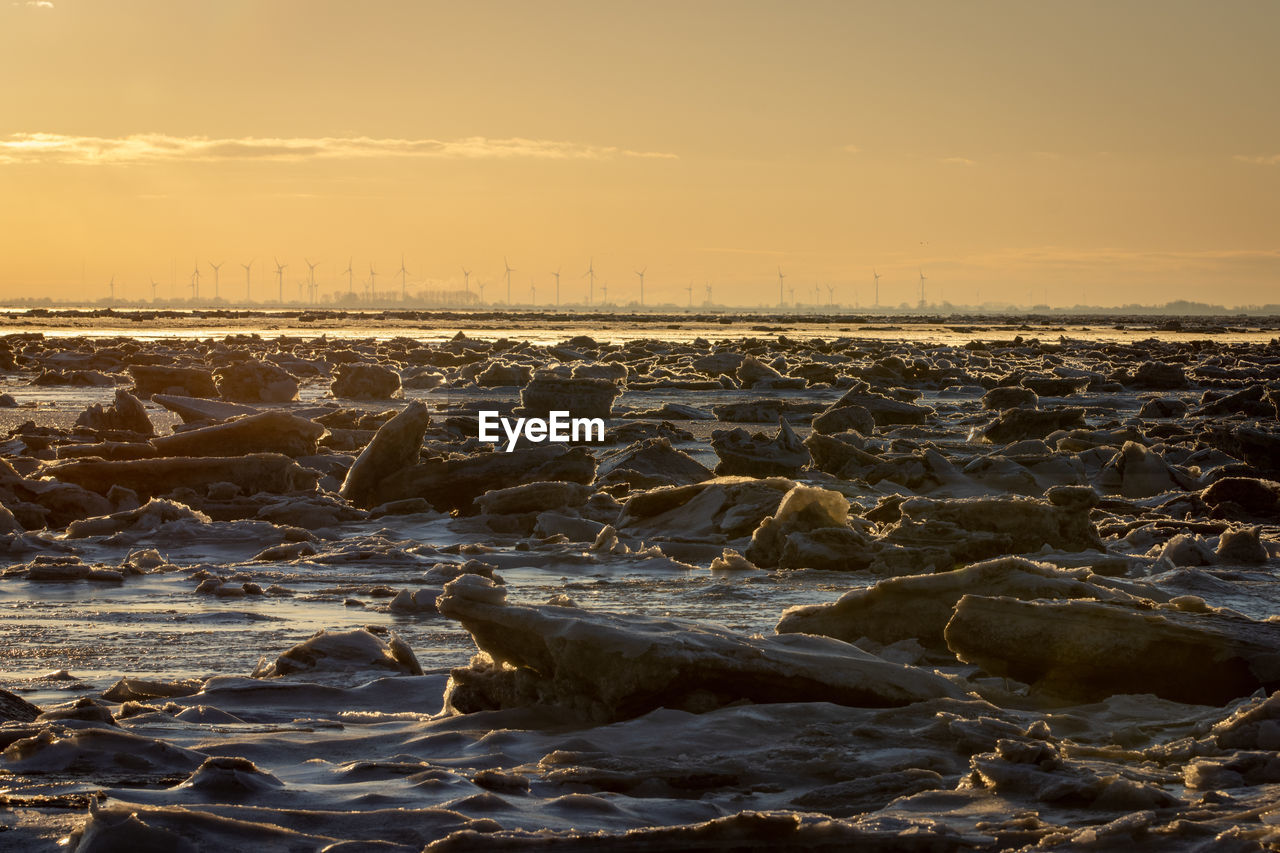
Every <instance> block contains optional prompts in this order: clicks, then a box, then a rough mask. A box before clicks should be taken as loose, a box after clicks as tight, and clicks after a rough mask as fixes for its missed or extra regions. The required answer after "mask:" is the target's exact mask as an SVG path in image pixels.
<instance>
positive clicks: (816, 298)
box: [813, 281, 822, 305]
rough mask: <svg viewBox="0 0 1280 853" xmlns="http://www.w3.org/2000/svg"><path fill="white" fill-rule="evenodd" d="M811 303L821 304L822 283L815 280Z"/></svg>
mask: <svg viewBox="0 0 1280 853" xmlns="http://www.w3.org/2000/svg"><path fill="white" fill-rule="evenodd" d="M813 304H814V305H821V304H822V285H820V284H818V283H817V282H816V281H815V282H814V283H813Z"/></svg>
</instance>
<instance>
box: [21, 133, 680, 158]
mask: <svg viewBox="0 0 1280 853" xmlns="http://www.w3.org/2000/svg"><path fill="white" fill-rule="evenodd" d="M391 157H416V158H438V159H445V158H448V159H460V160H509V159H534V160H614V159H618V158H643V159H663V160H674V159H678V158H677V155H675V154H669V153H666V152H659V151H633V150H630V149H625V148H617V147H614V146H598V145H584V144H582V143H577V142H562V141H558V140H551V139H524V138H521V137H511V138H507V139H489V138H487V137H483V136H472V137H467V138H465V139H456V140H450V141H444V140H439V139H374V138H371V137H367V136H358V137H330V136H325V137H315V138H308V137H290V138H283V139H281V138H266V137H252V136H249V137H242V138H229V139H215V138H210V137H207V136H167V135H165V134H158V133H141V134H134V135H131V136H121V137H101V136H68V135H63V134H57V133H15V134H11V135H10V136H8V137H4V138H0V164H14V163H74V164H79V165H92V166H101V165H107V166H130V165H145V164H149V163H177V162H188V163H214V162H226V161H245V160H269V161H276V162H301V161H305V160H338V159H345V160H354V159H373V158H391Z"/></svg>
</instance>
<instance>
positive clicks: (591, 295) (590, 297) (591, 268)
mask: <svg viewBox="0 0 1280 853" xmlns="http://www.w3.org/2000/svg"><path fill="white" fill-rule="evenodd" d="M582 277H583V278H586V279H589V280H590V289H589V290H588V291H587V304H588V305H590V304H591V303H592V302H594V301H595V299H596V259H595V258H592V259H591V262H590V263H589V264H587V271H586V272H584V273H583V274H582Z"/></svg>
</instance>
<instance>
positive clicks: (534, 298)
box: [529, 276, 538, 305]
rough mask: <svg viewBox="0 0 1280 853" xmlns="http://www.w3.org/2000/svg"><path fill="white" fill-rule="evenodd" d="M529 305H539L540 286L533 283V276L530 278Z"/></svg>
mask: <svg viewBox="0 0 1280 853" xmlns="http://www.w3.org/2000/svg"><path fill="white" fill-rule="evenodd" d="M529 304H530V305H537V304H538V285H536V284H534V283H533V276H529Z"/></svg>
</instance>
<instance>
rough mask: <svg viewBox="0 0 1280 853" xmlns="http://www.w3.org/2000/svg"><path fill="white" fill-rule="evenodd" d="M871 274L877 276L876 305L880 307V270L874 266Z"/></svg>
mask: <svg viewBox="0 0 1280 853" xmlns="http://www.w3.org/2000/svg"><path fill="white" fill-rule="evenodd" d="M871 274H872V275H873V276H875V279H876V306H875V307H877V308H879V307H880V273H879V271H877V270H876V269H874V268H873V269H872V270H871Z"/></svg>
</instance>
